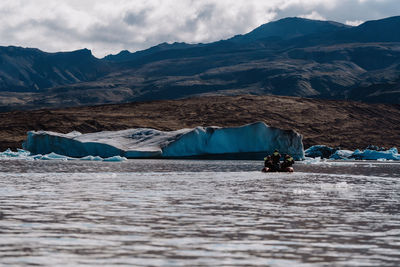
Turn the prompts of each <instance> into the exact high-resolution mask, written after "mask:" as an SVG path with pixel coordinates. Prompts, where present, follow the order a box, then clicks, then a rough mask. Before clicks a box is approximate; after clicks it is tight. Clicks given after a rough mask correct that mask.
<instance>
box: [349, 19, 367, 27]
mask: <svg viewBox="0 0 400 267" xmlns="http://www.w3.org/2000/svg"><path fill="white" fill-rule="evenodd" d="M363 23H364V21H362V20H346V22H345V24H347V25H350V26H358V25H360V24H363Z"/></svg>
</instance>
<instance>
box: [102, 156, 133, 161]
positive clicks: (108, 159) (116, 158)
mask: <svg viewBox="0 0 400 267" xmlns="http://www.w3.org/2000/svg"><path fill="white" fill-rule="evenodd" d="M125 160H128V159H127V158H125V157H121V156H114V157H110V158H105V159H104V160H103V161H109V162H121V161H125Z"/></svg>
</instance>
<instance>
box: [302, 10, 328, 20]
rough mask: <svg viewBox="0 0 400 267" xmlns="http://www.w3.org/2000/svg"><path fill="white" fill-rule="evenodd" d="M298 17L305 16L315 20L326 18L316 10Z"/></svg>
mask: <svg viewBox="0 0 400 267" xmlns="http://www.w3.org/2000/svg"><path fill="white" fill-rule="evenodd" d="M299 17H300V18H305V19H315V20H326V18H324V17H323V16H321V15H320V14H319V13H318V12H316V11H313V12H311V13H309V14H305V15H300V16H299Z"/></svg>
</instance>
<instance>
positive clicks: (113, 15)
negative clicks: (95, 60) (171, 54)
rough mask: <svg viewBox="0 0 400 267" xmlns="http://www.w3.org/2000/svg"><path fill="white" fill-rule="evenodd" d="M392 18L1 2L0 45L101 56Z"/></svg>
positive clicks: (213, 7) (330, 7) (367, 12)
mask: <svg viewBox="0 0 400 267" xmlns="http://www.w3.org/2000/svg"><path fill="white" fill-rule="evenodd" d="M397 15H400V1H399V0H55V1H49V0H34V1H33V0H1V2H0V45H1V46H9V45H15V46H22V47H35V48H39V49H41V50H43V51H46V52H56V51H72V50H77V49H82V48H88V49H90V50H92V52H93V54H94V55H95V56H96V57H103V56H105V55H107V54H116V53H118V52H119V51H121V50H124V49H126V50H129V51H131V52H134V51H137V50H142V49H147V48H149V47H151V46H154V45H157V44H159V43H162V42H168V43H172V42H187V43H200V42H202V43H208V42H213V41H217V40H221V39H226V38H229V37H232V36H234V35H236V34H244V33H247V32H249V31H251V30H252V29H254V28H256V27H258V26H260V25H262V24H264V23H267V22H270V21H274V20H278V19H281V18H285V17H295V16H296V17H304V18H310V19H319V20H334V21H338V22H341V23H346V24H349V25H358V24H360V23H362V22H364V21H367V20H375V19H381V18H385V17H391V16H397Z"/></svg>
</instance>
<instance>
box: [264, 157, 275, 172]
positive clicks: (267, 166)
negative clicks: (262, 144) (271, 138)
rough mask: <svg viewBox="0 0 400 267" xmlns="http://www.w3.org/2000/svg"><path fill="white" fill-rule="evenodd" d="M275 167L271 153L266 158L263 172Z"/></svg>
mask: <svg viewBox="0 0 400 267" xmlns="http://www.w3.org/2000/svg"><path fill="white" fill-rule="evenodd" d="M273 167H274V164H273V163H272V158H271V156H270V155H268V156H266V157H265V158H264V169H263V170H262V171H263V172H268V171H271V170H272V169H273Z"/></svg>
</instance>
